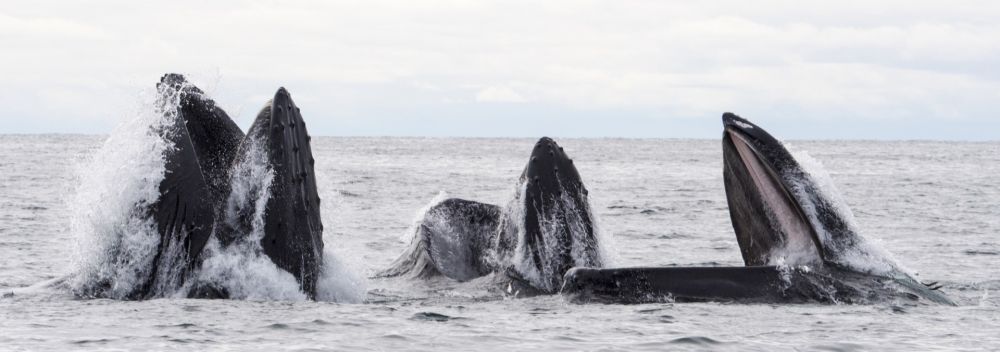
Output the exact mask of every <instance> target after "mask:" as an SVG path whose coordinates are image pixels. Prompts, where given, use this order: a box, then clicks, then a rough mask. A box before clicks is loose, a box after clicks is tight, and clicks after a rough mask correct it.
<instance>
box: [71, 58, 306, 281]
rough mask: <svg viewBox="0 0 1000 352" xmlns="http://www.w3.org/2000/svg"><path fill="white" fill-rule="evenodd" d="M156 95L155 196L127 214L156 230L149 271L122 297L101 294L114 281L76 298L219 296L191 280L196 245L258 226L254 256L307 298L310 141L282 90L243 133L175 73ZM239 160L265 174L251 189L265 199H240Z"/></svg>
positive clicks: (201, 251)
mask: <svg viewBox="0 0 1000 352" xmlns="http://www.w3.org/2000/svg"><path fill="white" fill-rule="evenodd" d="M157 89H158V93H159V95H160V96H159V99H158V100H157V104H158V105H159V106H158V107H157V111H158V112H159V113H161V114H163V118H164V119H165V121H166V123H165V124H163V125H162V126H158V127H154V128H153V130H152V131H151V133H154V134H156V135H157V136H158V137H159V138H160V139H161V140H162V141H163V142H165V143H166V144H168V145H169V146H170V147H169V148H166V151H165V152H164V155H163V160H164V168H165V170H164V178H163V179H162V181H160V184H159V187H158V190H159V198H158V199H157V200H156V201H155V202H154V203H153V204H149V205H143V204H137V205H136V207H139V208H142V209H143V210H141V211H140V214H138V215H137V216H138V217H141V218H143V219H148V220H150V221H152V222H153V223H155V225H156V226H155V227H156V232H157V234H158V235H159V241H158V244H157V249H156V250H155V252H154V253H155V254H154V255H155V258H154V259H153V260H152V261H151V262H150V264H149V265H150V266H151V267H150V268H135V271H137V272H141V273H146V272H148V273H149V274H148V276H147V277H145V278H140V280H143V282H142V283H141V284H139V285H136V286H135V287H134V288H133V289H132V290H131V292H129V293H127V294H125V295H124V296H120V295H113V294H111V293H109V292H108V290H107V289H106V288H107V287H111V286H113V285H115V284H116V283H114V282H99V283H94V285H93V287H89V288H87V289H85V290H84V291H85V292H84V294H85V295H87V296H97V297H105V296H106V297H110V298H125V299H145V298H151V297H157V296H165V295H173V294H175V293H176V292H178V291H179V290H188V293H187V295H188V296H189V297H213V298H224V297H226V296H227V293H226V290H225V287H213V286H205V285H204V284H203V283H199V282H196V281H197V280H196V277H197V272H198V269H199V266H200V263H201V262H203V261H204V260H205V251H206V245H207V244H208V243H209V242H210V240H212V239H217V240H218V241H219V243H221V244H222V245H223V246H228V245H231V244H233V243H236V242H238V241H244V240H246V239H247V238H248V237H250V236H249V234H250V233H251V232H253V231H255V230H258V228H259V230H260V231H262V234H263V236H262V238H261V239H260V240H259V241H260V243H259V246H260V247H259V248H260V250H261V251H262V252H263V254H264V255H266V256H267V257H268V258H270V259H271V261H273V262H274V264H275V265H276V266H277V267H278V268H280V269H283V270H285V271H288V272H289V273H291V274H292V275H293V276H294V277H295V279H296V280H297V281H298V283H299V284H300V288H301V290H302V291H303V292H304V293H305V294H306V295H308V296H309V297H310V298H314V297H315V294H316V280H317V276H318V275H319V270H320V268H321V265H322V252H323V239H322V231H323V225H322V222H321V218H320V212H319V211H320V210H319V202H320V200H319V196H318V194H317V191H316V181H315V173H314V170H313V157H312V151H311V148H310V137H309V134H308V133H307V131H306V126H305V123H304V122H303V120H302V116H301V114H300V112H299V108H298V107H296V106H295V103H294V102H293V101H292V99H291V95H290V94H289V93H288V91H287V90H285V89H284V88H280V89H278V91H277V92H276V93H275V95H274V98H273V99H272V100H271V101H270V102H268V103H267V104H266V106H265V107H264V108H263V110H262V111H261V112H260V114H259V115H258V116H257V118H256V120H255V121H254V123H253V125H252V126H251V127H250V129H249V131H248V133H247V134H246V135H244V133H243V132H242V131H241V130H240V129H239V127H238V126H237V125H236V123H235V122H233V120H232V119H230V118H229V116H228V115H227V114H226V113H225V111H223V110H222V109H221V108H219V107H218V106H217V105H216V103H215V102H214V101H212V99H210V98H208V97H207V96H206V95H205V93H204V92H202V91H201V90H200V89H198V88H197V87H195V86H194V85H192V84H190V83H189V82H187V80H186V79H185V78H184V76H182V75H179V74H166V75H164V76H163V77H162V78H161V79H160V82H159V83H158V84H157ZM248 162H256V163H259V164H260V165H261V166H262V167H263V168H264V169H266V170H267V175H266V176H269V178H268V180H269V184H268V187H267V189H264V190H257V191H260V192H264V193H266V194H267V197H266V203H262V204H258V203H257V202H256V201H257V199H249V198H248V197H247V196H246V193H247V190H246V189H245V186H246V185H245V183H246V182H244V181H245V180H243V179H245V178H246V175H243V174H241V172H242V170H243V166H244V165H245V164H247V163H248ZM257 207H263V209H257ZM257 213H263V221H262V223H261V224H257V223H255V221H257V220H256V219H255V218H254V214H257ZM147 269H148V270H147ZM102 287H103V288H102Z"/></svg>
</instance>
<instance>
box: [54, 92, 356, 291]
mask: <svg viewBox="0 0 1000 352" xmlns="http://www.w3.org/2000/svg"><path fill="white" fill-rule="evenodd" d="M185 84H187V83H185ZM185 88H186V87H181V88H176V89H175V88H174V87H171V86H170V85H160V86H159V87H158V88H157V89H156V90H147V91H144V92H142V94H141V96H140V100H139V101H140V103H139V104H138V106H137V108H136V109H135V112H134V114H133V116H132V117H131V118H129V119H127V120H126V121H124V122H123V123H122V124H121V125H119V126H118V127H117V128H116V129H115V130H114V131H113V132H112V134H111V135H110V137H109V138H108V139H107V140H106V141H105V142H104V144H103V145H102V146H101V148H100V149H99V150H98V151H97V152H96V153H95V154H94V155H93V156H91V157H90V158H89V159H88V160H87V161H86V162H85V163H83V165H81V166H80V167H79V168H78V170H77V174H78V175H79V176H78V177H79V179H80V183H79V185H78V187H77V189H76V194H75V197H74V198H73V199H72V201H71V204H70V208H71V209H72V213H73V214H74V215H73V217H72V219H71V231H72V233H73V234H74V237H75V243H74V244H75V248H74V254H73V259H72V268H71V273H70V275H69V276H68V277H67V279H66V280H65V285H66V286H67V287H68V288H69V289H70V290H71V291H72V292H73V293H74V294H75V295H77V296H81V297H105V298H112V299H134V298H142V297H137V296H136V294H137V293H138V292H140V290H141V289H142V288H143V285H147V284H151V286H150V287H149V288H150V293H149V296H150V297H174V298H182V297H186V296H188V295H189V293H190V292H191V290H192V289H194V288H195V287H197V286H198V285H209V286H211V287H214V288H217V289H221V290H223V291H224V292H226V293H227V295H228V296H229V297H230V298H234V299H248V300H294V301H298V300H304V299H306V298H307V296H306V295H305V294H304V293H303V292H302V291H301V290H300V288H299V284H298V283H297V281H296V280H295V278H294V276H293V275H292V274H291V273H288V272H287V271H284V270H281V269H280V268H278V267H277V265H275V264H274V262H273V261H271V260H270V258H269V257H267V256H266V255H264V254H263V251H262V249H261V246H260V239H261V238H263V235H264V220H263V219H264V212H265V209H266V204H267V201H268V199H269V198H270V196H271V194H270V186H271V182H272V180H273V178H274V174H273V170H271V168H270V167H269V166H268V163H267V157H266V154H265V153H264V152H263V149H262V147H261V146H259V145H257V144H255V143H252V144H251V145H250V146H249V147H250V148H251V151H250V153H248V155H249V157H248V158H246V159H245V160H240V161H237V162H236V163H235V164H234V167H233V169H232V172H231V174H230V177H231V180H230V181H231V182H230V185H231V187H232V188H231V192H230V195H229V198H228V199H226V200H225V204H224V205H223V209H222V212H221V214H220V218H221V219H220V220H221V221H225V222H228V223H229V224H234V223H236V222H237V220H238V219H251V221H250V225H251V228H250V229H245V231H242V232H245V233H238V234H236V236H237V238H238V239H239V241H236V242H234V243H232V244H228V245H223V244H222V243H220V241H219V240H218V238H216V236H214V235H213V236H212V238H211V239H210V240H209V242H208V243H207V245H206V247H205V249H204V250H203V252H202V254H201V257H202V258H203V259H204V260H203V261H202V263H201V266H200V270H199V271H198V272H196V273H192V274H191V275H190V276H191V277H190V278H189V280H187V281H188V282H186V283H185V284H184V285H183V286H181V285H180V283H181V282H182V281H184V278H183V277H181V273H182V272H183V270H182V268H183V267H184V266H185V265H187V257H186V251H185V250H184V248H182V247H183V246H182V245H180V244H174V245H171V246H169V248H163V249H160V242H161V239H160V234H159V233H158V231H157V224H156V221H155V220H154V219H153V216H152V212H151V210H150V209H151V207H153V206H154V205H155V204H156V202H157V201H158V199H159V198H160V196H161V194H160V189H159V187H160V183H161V182H162V181H163V180H164V177H165V173H166V156H167V155H169V154H170V153H171V152H173V151H174V150H175V146H174V145H173V143H172V142H170V140H171V139H170V138H168V137H169V134H170V133H176V131H174V130H172V128H173V127H176V125H175V124H174V123H175V121H177V119H178V118H179V117H178V114H179V110H178V109H179V107H180V102H181V92H182V91H184V90H185ZM219 225H220V224H216V226H219ZM158 250H162V251H163V253H162V254H161V255H160V257H161V258H162V259H161V261H160V263H158V264H159V266H161V267H155V268H154V266H156V265H158V264H157V263H155V262H154V260H156V258H157V251H158ZM322 271H323V272H322V274H321V277H320V284H319V285H320V286H319V293H318V297H317V299H319V300H334V301H339V302H361V301H362V300H363V298H364V294H365V292H366V291H365V282H364V281H363V279H361V278H359V277H358V276H357V275H356V274H354V273H353V272H352V271H351V270H350V269H349V267H348V266H346V265H344V263H342V262H340V261H339V260H338V259H336V258H335V255H332V253H330V252H329V251H328V252H327V253H325V256H324V263H323V269H322Z"/></svg>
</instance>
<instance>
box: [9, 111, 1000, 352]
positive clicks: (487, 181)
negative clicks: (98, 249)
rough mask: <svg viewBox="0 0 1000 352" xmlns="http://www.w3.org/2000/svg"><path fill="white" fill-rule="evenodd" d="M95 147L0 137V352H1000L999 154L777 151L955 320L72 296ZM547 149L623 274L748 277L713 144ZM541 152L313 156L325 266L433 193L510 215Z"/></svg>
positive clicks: (484, 142)
mask: <svg viewBox="0 0 1000 352" xmlns="http://www.w3.org/2000/svg"><path fill="white" fill-rule="evenodd" d="M720 130H721V127H720ZM720 133H721V132H720ZM105 138H106V137H105V136H65V135H0V293H2V298H0V350H55V351H64V350H240V351H242V350H434V351H440V350H523V349H537V350H623V351H642V350H740V351H742V350H767V351H770V350H832V351H854V350H906V351H909V350H997V349H1000V236H998V233H1000V176H998V175H1000V143H957V142H914V141H905V142H873V141H821V142H820V141H791V142H790V143H788V144H789V145H791V146H792V148H793V149H795V150H799V151H807V152H808V154H809V155H811V156H812V158H813V159H815V160H816V161H818V162H820V163H822V165H823V166H824V168H825V170H826V171H827V172H828V173H829V178H830V179H831V180H832V183H833V184H835V185H836V187H837V189H839V191H840V193H841V195H842V196H843V198H844V200H845V201H846V203H847V205H849V206H850V207H851V209H852V210H853V213H854V215H855V217H856V220H857V224H858V225H859V226H860V228H861V233H862V234H863V235H864V236H866V237H867V238H869V239H873V240H875V241H876V243H878V244H879V245H880V246H881V247H883V248H884V249H886V250H888V251H889V252H891V253H892V254H893V255H894V257H895V259H896V260H898V261H899V262H900V263H902V264H903V265H904V266H905V267H907V268H908V269H909V270H910V271H912V272H915V273H917V274H918V278H919V279H920V280H922V281H925V282H930V281H938V282H941V283H943V284H944V288H943V289H942V290H943V291H944V292H946V293H947V294H948V295H949V296H951V297H952V298H954V299H955V300H957V301H958V302H959V306H957V307H950V306H937V305H923V304H921V305H913V304H910V303H907V302H896V303H888V304H880V305H818V304H805V305H769V304H753V305H747V304H725V303H683V304H681V303H674V304H671V303H664V304H647V305H605V304H586V305H580V304H574V303H570V302H568V301H566V300H565V299H564V298H563V297H561V296H543V297H535V298H526V299H506V298H503V297H502V296H499V295H497V294H496V293H495V291H494V290H493V288H492V287H490V285H489V283H488V280H477V281H473V282H468V283H454V282H450V281H447V280H430V281H419V280H418V281H414V280H407V279H380V280H373V279H362V280H360V281H358V280H353V281H352V280H346V281H345V282H338V283H335V284H337V285H348V286H350V287H340V288H339V289H342V290H344V291H354V292H360V297H361V298H360V299H362V300H363V302H361V303H346V302H343V301H342V302H314V301H303V300H296V299H291V300H289V299H287V297H285V299H269V297H267V296H266V295H265V296H263V297H256V298H255V299H251V300H191V299H174V298H164V299H154V300H149V301H141V302H135V301H115V300H107V299H77V298H74V297H73V296H72V295H71V294H69V293H68V292H66V291H65V290H59V289H55V288H52V287H49V286H47V285H45V282H46V281H51V280H53V279H57V278H60V277H63V276H64V275H66V274H67V273H69V272H72V271H73V270H74V269H75V267H74V266H77V265H80V264H79V259H74V256H75V255H76V253H79V252H80V247H81V246H87V245H89V244H88V243H87V241H82V240H80V238H81V234H80V233H78V232H79V228H78V227H75V226H74V225H73V224H74V223H77V222H79V220H80V217H81V215H80V214H86V213H88V212H89V213H93V210H94V209H101V207H102V206H106V204H103V203H104V202H103V201H102V200H101V198H91V200H92V201H91V202H89V203H81V202H80V201H79V200H80V199H81V198H80V197H79V194H80V192H86V191H87V190H86V189H85V188H86V187H88V185H91V183H88V182H92V180H93V179H94V177H93V175H94V174H95V173H99V174H109V175H113V174H114V172H111V171H115V170H127V169H128V168H129V165H128V163H129V161H128V160H125V161H121V160H119V161H120V162H122V164H121V165H116V164H111V165H108V164H101V163H100V162H95V160H94V158H95V157H94V156H95V155H96V154H98V153H99V151H100V150H101V149H100V148H101V146H102V143H103V141H104V139H105ZM557 141H558V142H559V143H560V145H562V146H563V147H565V149H566V151H567V153H569V154H570V155H571V156H572V157H573V158H574V160H575V163H576V165H577V167H578V169H579V171H580V173H581V175H582V177H583V180H584V182H585V183H586V185H587V187H588V189H589V190H590V196H591V200H592V206H593V209H594V212H595V215H596V216H597V218H598V220H599V225H600V231H602V233H604V234H605V236H608V237H610V238H611V239H612V240H613V250H612V252H613V253H614V255H613V256H612V257H613V265H614V266H636V265H643V266H652V265H675V264H676V265H742V260H741V258H740V253H739V249H738V247H737V245H736V240H735V236H734V234H733V230H732V227H731V225H730V221H729V215H728V212H727V207H726V200H725V193H724V190H723V183H722V156H721V154H722V153H721V146H720V142H719V141H718V140H634V139H566V138H557ZM534 142H535V140H533V139H463V138H455V139H435V138H333V137H318V138H314V139H313V148H314V149H313V150H314V153H315V159H316V175H317V178H318V179H319V189H320V195H321V197H322V198H323V208H322V211H323V220H324V224H325V225H326V226H325V228H326V232H325V234H324V238H325V242H326V247H327V248H328V249H329V250H330V251H331V252H332V253H333V254H334V255H335V257H336V262H335V263H333V264H331V265H336V266H338V267H339V268H340V269H342V270H343V272H344V273H345V275H346V273H353V275H356V276H357V277H362V278H363V277H367V276H369V275H371V274H372V273H374V272H375V271H377V270H378V269H381V268H384V267H386V266H387V265H388V264H389V263H390V262H391V261H392V260H393V259H395V258H396V257H397V256H398V255H399V254H400V253H401V252H402V251H403V250H404V248H405V247H406V246H407V243H408V241H409V239H408V238H407V237H406V236H407V234H408V229H409V227H410V226H411V225H412V222H413V221H414V219H415V218H416V217H417V216H418V215H419V210H420V209H421V208H422V207H424V206H425V205H426V204H428V202H430V201H431V200H432V199H434V198H435V197H439V196H440V193H441V192H445V193H446V194H447V195H448V196H452V197H460V198H466V199H473V200H479V201H483V202H491V203H495V204H504V203H505V202H506V201H508V200H509V199H510V197H511V195H512V193H513V191H514V187H515V183H516V177H517V176H518V175H519V174H520V172H521V170H522V168H523V167H524V164H525V162H526V161H527V160H526V159H527V157H528V155H529V153H530V151H531V148H532V146H533V144H534ZM88 180H90V181H88ZM105 181H106V182H108V183H110V186H109V187H111V189H113V188H114V184H115V181H114V180H113V179H112V180H105ZM83 199H87V198H83ZM40 283H41V284H40Z"/></svg>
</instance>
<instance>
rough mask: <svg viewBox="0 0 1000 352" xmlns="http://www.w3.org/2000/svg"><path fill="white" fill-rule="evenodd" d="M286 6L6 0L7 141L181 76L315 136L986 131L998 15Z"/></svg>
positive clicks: (848, 7)
mask: <svg viewBox="0 0 1000 352" xmlns="http://www.w3.org/2000/svg"><path fill="white" fill-rule="evenodd" d="M290 3H291V2H287V1H285V2H278V1H273V2H272V1H247V2H237V1H169V2H155V3H154V2H148V3H147V2H145V1H131V0H129V1H87V2H83V1H17V0H14V1H12V0H5V1H4V6H2V7H0V48H2V53H0V106H2V107H3V109H2V112H0V133H48V132H56V133H108V132H110V131H111V129H112V128H114V126H115V125H117V124H118V123H120V122H121V121H122V119H124V118H127V117H128V116H129V114H130V111H132V110H134V108H135V106H136V104H137V100H138V99H139V98H138V96H139V93H140V92H141V91H142V90H143V89H150V88H151V87H152V86H153V85H154V84H155V83H156V81H157V80H158V79H159V77H160V76H161V75H162V74H163V73H165V72H179V73H184V74H186V75H188V77H189V78H190V79H191V80H192V81H193V82H194V83H196V84H197V85H199V86H201V87H202V88H203V89H205V90H206V91H208V92H209V93H210V94H211V95H212V96H213V97H214V98H215V99H216V101H218V102H219V104H220V105H221V106H222V107H223V108H225V109H226V110H227V111H228V112H229V113H230V115H231V116H233V118H234V119H236V121H237V123H239V124H240V126H242V127H244V128H246V127H247V126H249V124H250V122H251V121H252V119H253V117H254V116H253V115H254V114H255V113H256V112H257V110H259V108H260V107H261V106H262V105H263V104H264V103H265V102H266V101H267V99H268V98H269V97H270V96H271V95H273V93H274V91H275V90H276V89H277V88H278V87H279V86H284V87H286V88H288V89H289V91H290V92H291V93H292V96H293V98H294V99H295V101H296V103H298V105H299V106H300V107H301V108H302V112H303V115H304V117H305V118H306V120H307V121H308V122H309V128H310V129H311V132H312V133H313V134H317V135H426V136H519V137H536V136H540V135H550V136H563V137H575V136H579V137H602V136H607V137H693V138H717V137H718V136H719V135H720V133H721V123H720V116H721V114H722V113H723V112H725V111H733V112H735V113H738V114H740V115H743V116H744V117H747V118H749V119H751V120H753V121H755V122H757V123H758V124H759V125H761V126H762V127H765V128H767V129H769V130H770V131H771V132H772V133H773V134H775V135H777V136H779V138H785V139H804V138H810V139H811V138H823V139H825V138H846V139H862V138H863V139H870V138H875V139H961V140H984V139H985V140H998V139H1000V114H998V113H997V111H998V108H1000V65H998V64H1000V2H996V1H957V2H956V1H948V2H946V1H936V2H924V1H871V0H866V1H829V2H822V3H820V2H811V1H810V2H799V1H781V2H769V1H731V2H730V1H718V2H711V4H703V3H705V2H697V4H696V2H695V1H676V2H668V1H620V0H619V1H524V2H519V1H496V2H493V1H398V2H396V1H391V2H381V1H351V2H347V1H344V2H333V1H315V2H312V1H297V2H295V3H294V4H290ZM804 3H808V4H809V5H807V6H803V5H801V4H804Z"/></svg>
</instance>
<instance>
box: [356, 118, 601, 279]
mask: <svg viewBox="0 0 1000 352" xmlns="http://www.w3.org/2000/svg"><path fill="white" fill-rule="evenodd" d="M603 265H604V259H603V257H602V255H601V252H600V244H599V239H598V237H597V233H595V228H594V221H593V215H592V214H591V210H590V203H589V201H588V192H587V189H586V187H585V186H584V184H583V181H582V180H581V178H580V174H579V172H578V171H577V169H576V166H575V165H574V164H573V160H572V159H570V158H569V155H567V154H566V152H565V151H564V150H563V148H562V147H560V146H559V145H558V144H557V143H556V142H555V141H554V140H552V139H551V138H547V137H543V138H541V139H539V140H538V142H537V143H535V146H534V148H533V149H532V152H531V156H530V157H529V159H528V163H527V165H526V166H525V167H524V171H523V172H522V173H521V176H520V177H519V178H518V184H517V187H516V189H515V194H514V197H513V199H512V200H511V201H510V202H509V203H508V204H507V205H506V206H499V205H493V204H485V203H479V202H475V201H470V200H464V199H457V198H450V199H446V200H444V201H441V202H440V203H437V204H435V205H433V206H431V207H430V208H429V209H428V210H427V211H426V212H425V213H424V215H423V217H422V219H421V220H420V222H419V224H417V225H416V226H415V230H414V236H413V239H412V240H411V243H410V246H409V247H408V248H407V249H406V251H404V253H403V254H402V255H401V256H400V257H399V258H398V259H396V260H395V261H394V262H393V263H392V264H391V265H390V267H389V268H388V269H385V270H383V271H382V272H380V273H378V274H377V275H376V276H377V277H395V276H410V277H420V278H426V277H431V276H438V275H440V276H445V277H448V278H450V279H454V280H457V281H467V280H471V279H475V278H478V277H482V276H485V275H488V274H491V273H499V274H500V275H498V276H499V277H501V278H502V279H501V281H502V283H503V284H506V286H507V290H508V293H512V294H515V295H527V294H543V293H549V294H551V293H556V292H558V290H559V288H560V287H561V286H562V279H563V274H564V273H565V272H566V271H567V270H569V269H570V268H572V267H575V266H587V267H601V266H603Z"/></svg>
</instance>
